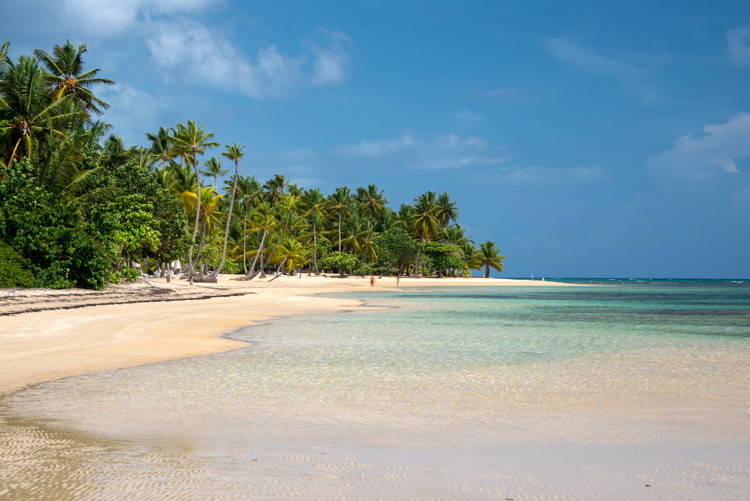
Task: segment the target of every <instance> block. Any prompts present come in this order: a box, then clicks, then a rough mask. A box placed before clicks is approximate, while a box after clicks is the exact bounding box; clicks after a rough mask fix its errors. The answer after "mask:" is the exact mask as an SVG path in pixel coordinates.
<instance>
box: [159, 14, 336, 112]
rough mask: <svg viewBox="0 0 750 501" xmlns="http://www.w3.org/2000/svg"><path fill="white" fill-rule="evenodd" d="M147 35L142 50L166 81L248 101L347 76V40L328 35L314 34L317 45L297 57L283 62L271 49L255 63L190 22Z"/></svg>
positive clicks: (325, 32) (169, 25)
mask: <svg viewBox="0 0 750 501" xmlns="http://www.w3.org/2000/svg"><path fill="white" fill-rule="evenodd" d="M152 32H153V33H154V35H153V36H151V37H149V38H148V40H147V45H148V48H149V51H150V53H151V57H152V58H153V59H154V61H155V62H156V63H157V66H158V67H159V69H160V70H161V71H162V72H164V74H165V75H166V76H168V77H172V76H176V77H178V78H184V79H187V80H189V81H190V82H191V83H198V84H202V85H208V86H211V87H216V88H220V89H224V90H228V91H239V92H242V93H243V94H246V95H248V96H250V97H253V98H266V97H281V96H285V95H288V94H289V93H291V92H293V90H294V89H295V88H298V87H300V86H304V85H335V84H339V83H341V82H342V81H343V80H344V79H345V78H346V76H347V75H348V72H349V54H348V52H347V51H348V48H349V39H348V38H347V37H346V35H343V34H341V33H337V32H333V31H330V30H325V29H321V30H319V33H318V35H319V36H318V38H319V39H320V40H321V42H319V43H314V44H312V43H310V44H306V49H305V51H304V52H303V53H302V54H300V55H299V56H296V57H292V56H285V55H283V54H281V53H279V51H278V50H277V48H276V46H275V45H271V46H268V47H266V48H263V49H261V50H259V51H258V54H257V55H256V57H255V60H250V59H248V58H247V57H245V55H244V54H243V53H242V51H241V50H240V49H239V48H237V47H236V46H235V45H233V44H232V43H231V42H230V41H229V40H227V39H226V38H224V37H223V36H221V35H219V34H217V33H215V32H213V31H211V30H210V29H209V28H207V27H206V26H204V25H202V24H200V23H196V22H193V21H190V20H185V19H182V20H178V21H170V22H159V23H155V24H154V26H153V28H152ZM324 43H327V45H323V44H324Z"/></svg>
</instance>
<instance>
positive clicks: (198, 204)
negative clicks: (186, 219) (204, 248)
mask: <svg viewBox="0 0 750 501" xmlns="http://www.w3.org/2000/svg"><path fill="white" fill-rule="evenodd" d="M193 167H195V185H196V186H195V194H196V196H197V199H196V201H197V202H196V205H195V225H194V226H193V240H192V243H191V244H190V248H189V249H188V266H189V269H188V272H189V273H190V274H191V275H193V274H194V273H195V267H194V265H193V246H195V237H197V236H198V221H199V219H200V215H201V177H200V171H199V170H198V161H197V159H196V156H195V153H193Z"/></svg>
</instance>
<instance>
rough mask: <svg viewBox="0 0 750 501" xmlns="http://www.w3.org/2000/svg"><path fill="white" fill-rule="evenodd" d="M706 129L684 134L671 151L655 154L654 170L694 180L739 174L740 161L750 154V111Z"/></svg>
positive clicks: (652, 158)
mask: <svg viewBox="0 0 750 501" xmlns="http://www.w3.org/2000/svg"><path fill="white" fill-rule="evenodd" d="M703 132H704V133H705V134H704V135H702V136H699V137H695V136H693V135H692V134H688V135H685V136H682V137H680V138H679V139H677V140H676V141H675V143H674V146H673V147H672V148H671V149H670V150H667V151H665V152H663V153H661V154H659V155H655V156H653V157H651V158H650V159H649V162H648V164H649V169H650V170H651V172H652V173H654V174H659V175H665V176H668V177H674V178H678V179H685V180H690V181H700V180H705V179H711V178H713V177H715V176H716V175H718V174H720V173H722V172H723V173H729V174H736V173H738V172H739V170H738V169H737V164H736V161H737V160H741V159H744V158H747V157H750V113H740V114H738V115H735V116H733V117H732V118H730V119H729V121H728V122H727V123H724V124H718V125H706V126H705V127H703Z"/></svg>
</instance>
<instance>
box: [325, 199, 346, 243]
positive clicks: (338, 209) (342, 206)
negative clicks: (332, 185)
mask: <svg viewBox="0 0 750 501" xmlns="http://www.w3.org/2000/svg"><path fill="white" fill-rule="evenodd" d="M351 202H352V195H351V192H350V191H349V188H348V187H347V186H339V187H338V188H336V191H334V192H333V193H331V195H330V196H329V197H328V201H327V207H326V208H327V209H328V211H329V213H333V214H336V216H337V217H338V225H337V226H338V232H339V243H338V245H339V252H341V219H342V217H343V216H348V215H349V205H350V204H351Z"/></svg>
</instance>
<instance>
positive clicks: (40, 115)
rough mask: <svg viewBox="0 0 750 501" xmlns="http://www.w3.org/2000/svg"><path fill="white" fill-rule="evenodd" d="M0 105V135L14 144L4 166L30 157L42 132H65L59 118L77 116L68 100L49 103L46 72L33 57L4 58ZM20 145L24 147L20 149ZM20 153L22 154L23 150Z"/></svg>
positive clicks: (61, 133) (60, 133) (59, 136)
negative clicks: (0, 108) (60, 126)
mask: <svg viewBox="0 0 750 501" xmlns="http://www.w3.org/2000/svg"><path fill="white" fill-rule="evenodd" d="M0 95H1V96H3V97H4V100H3V102H2V103H0V106H2V107H3V108H4V112H3V115H4V116H5V117H6V120H4V121H3V122H0V124H2V125H1V126H0V135H3V136H6V137H8V138H9V139H10V143H11V144H12V145H13V146H12V150H11V152H10V154H9V156H8V160H7V164H8V166H10V165H11V163H12V162H13V160H15V159H17V158H19V157H21V156H26V157H31V156H32V154H33V151H34V144H35V142H36V141H37V138H38V137H39V136H42V133H46V134H51V135H53V136H57V137H58V138H62V137H64V136H65V134H66V133H65V131H64V130H62V129H60V128H58V127H59V124H60V120H61V119H65V118H72V117H75V116H80V115H81V112H80V111H77V110H75V109H73V108H71V106H70V99H71V98H70V97H69V96H64V97H62V98H60V99H55V100H52V101H50V99H49V94H48V93H47V90H46V88H45V73H44V70H43V69H42V68H40V67H39V63H38V61H37V60H36V59H35V58H33V57H28V56H21V57H20V58H18V63H13V62H12V61H10V60H8V59H7V57H6V73H5V76H4V78H2V79H0ZM22 145H23V148H21V146H22ZM22 150H23V151H22Z"/></svg>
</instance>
